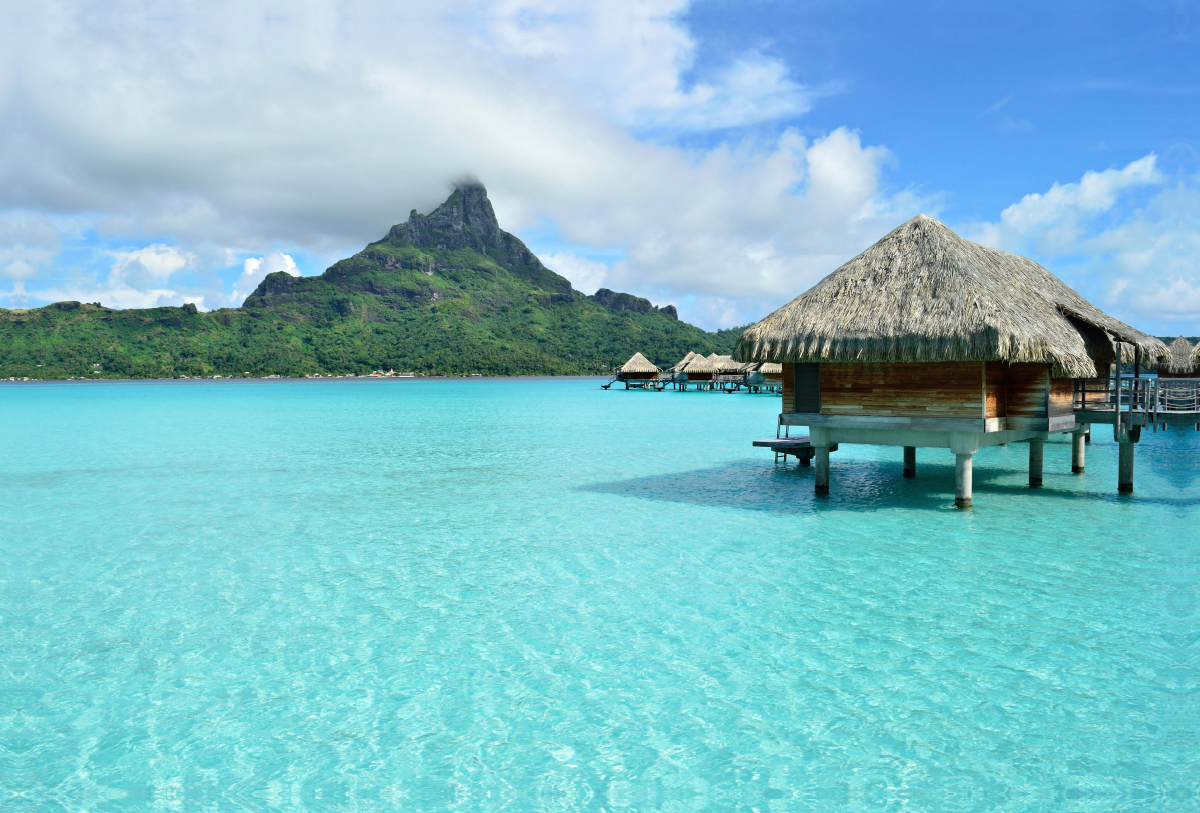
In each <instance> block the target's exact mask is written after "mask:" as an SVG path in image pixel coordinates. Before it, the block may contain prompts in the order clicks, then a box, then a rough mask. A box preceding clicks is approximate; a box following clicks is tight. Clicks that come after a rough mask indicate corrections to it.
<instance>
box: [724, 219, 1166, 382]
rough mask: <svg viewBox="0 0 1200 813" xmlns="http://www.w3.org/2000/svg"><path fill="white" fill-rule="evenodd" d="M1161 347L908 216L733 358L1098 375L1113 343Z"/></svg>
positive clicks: (1036, 274)
mask: <svg viewBox="0 0 1200 813" xmlns="http://www.w3.org/2000/svg"><path fill="white" fill-rule="evenodd" d="M1113 338H1115V339H1118V340H1121V341H1125V342H1130V343H1133V344H1136V345H1138V346H1139V347H1141V348H1142V351H1143V356H1142V362H1143V363H1144V364H1154V363H1156V362H1158V361H1160V360H1165V359H1166V358H1167V357H1168V355H1169V354H1168V351H1167V348H1166V345H1164V344H1163V343H1162V342H1160V341H1159V340H1158V339H1155V338H1154V337H1153V336H1147V335H1146V334H1145V333H1142V332H1141V331H1138V330H1134V329H1133V328H1131V327H1129V326H1128V325H1126V324H1124V323H1122V322H1119V321H1117V320H1116V319H1113V318H1112V317H1110V316H1108V315H1107V314H1105V313H1103V312H1102V311H1100V310H1099V309H1098V308H1096V307H1095V306H1093V305H1092V304H1091V303H1089V302H1088V301H1087V300H1085V299H1084V298H1083V297H1081V296H1080V295H1079V294H1077V293H1075V292H1074V291H1073V290H1071V289H1070V288H1068V287H1067V286H1066V285H1065V284H1064V283H1063V282H1062V281H1061V280H1060V279H1058V278H1057V277H1055V276H1054V275H1053V274H1051V273H1050V272H1049V271H1047V270H1046V269H1045V268H1042V267H1041V266H1040V265H1038V264H1037V263H1035V262H1034V261H1033V260H1030V259H1028V258H1026V257H1020V256H1017V255H1015V254H1009V253H1007V252H1004V251H999V250H997V249H994V248H988V247H986V246H981V245H979V244H978V243H972V242H971V241H969V240H964V239H963V238H961V237H959V236H958V235H957V234H955V233H954V232H953V231H951V230H950V229H948V228H947V227H946V226H945V225H943V224H942V223H939V222H938V221H936V220H934V219H933V218H931V217H926V216H925V215H917V216H916V217H914V218H913V219H912V220H910V221H908V222H907V223H905V224H904V225H902V226H900V227H899V228H897V229H895V230H893V231H892V232H891V233H890V234H888V235H887V236H886V237H884V238H883V239H882V240H880V241H879V242H878V243H876V244H875V245H873V246H871V247H870V248H869V249H867V250H866V251H864V252H863V253H862V254H860V255H858V256H857V257H855V258H854V259H852V260H850V262H848V263H846V264H845V265H843V266H842V267H840V268H838V269H837V270H836V271H834V272H833V273H832V274H830V275H829V276H827V277H825V279H823V280H821V281H820V282H818V283H817V284H816V285H814V286H813V287H812V288H810V289H809V290H808V291H807V292H805V293H804V294H802V295H801V296H799V297H797V298H796V299H794V300H792V301H791V302H790V303H788V304H787V305H784V306H783V307H782V308H780V309H779V310H777V311H775V312H774V313H772V314H771V315H769V316H768V317H767V318H765V319H763V320H762V321H761V322H759V323H758V324H756V325H753V326H751V327H750V328H749V329H747V330H746V331H745V332H744V333H743V334H742V335H741V338H739V339H738V344H737V349H736V350H735V351H734V358H737V359H741V360H743V361H773V362H804V361H843V362H931V361H1007V362H1045V363H1049V364H1050V365H1051V366H1052V374H1053V375H1054V376H1055V377H1059V378H1089V377H1092V376H1095V375H1096V365H1095V363H1094V362H1100V363H1108V362H1111V361H1113V359H1114V351H1113V346H1112V339H1113Z"/></svg>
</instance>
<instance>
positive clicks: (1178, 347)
mask: <svg viewBox="0 0 1200 813" xmlns="http://www.w3.org/2000/svg"><path fill="white" fill-rule="evenodd" d="M1168 349H1169V350H1170V351H1171V356H1170V358H1168V359H1167V360H1166V361H1164V362H1163V363H1161V364H1159V365H1158V377H1159V378H1194V377H1195V375H1196V368H1197V362H1200V345H1196V346H1195V347H1193V346H1192V343H1191V342H1189V341H1188V340H1187V339H1185V338H1183V337H1182V336H1180V337H1179V338H1177V339H1176V340H1175V341H1173V342H1171V344H1170V345H1169V346H1168Z"/></svg>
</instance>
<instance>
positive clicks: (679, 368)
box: [671, 350, 696, 373]
mask: <svg viewBox="0 0 1200 813" xmlns="http://www.w3.org/2000/svg"><path fill="white" fill-rule="evenodd" d="M695 357H696V354H695V353H693V352H692V351H690V350H689V351H688V354H687V355H686V356H684V357H683V358H681V359H680V360H679V361H678V362H676V363H675V366H674V367H672V368H671V372H673V373H678V372H682V370H683V368H684V367H686V366H687V363H688V362H689V361H691V360H692V359H694V358H695Z"/></svg>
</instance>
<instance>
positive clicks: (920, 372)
mask: <svg viewBox="0 0 1200 813" xmlns="http://www.w3.org/2000/svg"><path fill="white" fill-rule="evenodd" d="M983 384H984V382H983V365H982V364H981V363H980V362H978V361H965V362H943V363H938V364H822V365H821V414H822V415H885V416H903V417H922V418H925V417H936V418H980V417H983V390H984V386H983Z"/></svg>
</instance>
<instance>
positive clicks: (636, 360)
mask: <svg viewBox="0 0 1200 813" xmlns="http://www.w3.org/2000/svg"><path fill="white" fill-rule="evenodd" d="M621 372H623V373H661V372H662V370H660V369H658V367H656V366H654V365H653V364H651V363H650V360H649V359H647V358H646V357H645V356H643V355H642V354H641V353H634V354H633V357H632V358H630V359H629V361H627V362H625V363H624V364H622V365H621Z"/></svg>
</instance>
